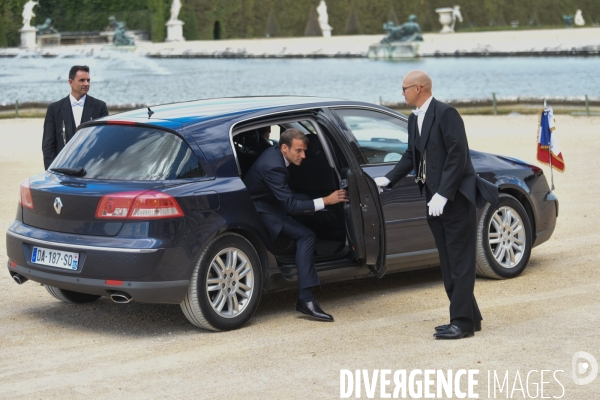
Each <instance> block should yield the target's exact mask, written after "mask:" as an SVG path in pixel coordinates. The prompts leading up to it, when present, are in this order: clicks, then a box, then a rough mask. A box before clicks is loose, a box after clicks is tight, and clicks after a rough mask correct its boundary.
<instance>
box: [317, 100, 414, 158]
mask: <svg viewBox="0 0 600 400" xmlns="http://www.w3.org/2000/svg"><path fill="white" fill-rule="evenodd" d="M329 109H330V111H331V113H332V114H333V115H334V116H335V118H336V119H337V123H338V124H339V125H340V126H341V127H342V128H344V129H343V130H344V134H345V135H346V138H347V139H348V140H349V141H350V142H352V143H354V144H355V145H356V146H358V149H359V150H360V148H361V146H360V144H359V143H358V139H357V138H356V136H354V133H353V132H352V129H351V128H350V127H349V126H348V124H347V123H346V121H344V119H343V118H342V117H341V116H340V115H338V114H337V112H336V111H337V110H341V109H343V110H348V109H353V110H366V111H373V112H377V113H381V114H386V115H389V116H390V117H393V118H396V119H397V120H399V121H401V122H404V123H406V124H407V134H408V117H406V116H404V115H402V114H397V113H394V112H390V111H391V110H390V111H387V110H382V109H380V108H376V107H366V106H356V105H341V106H335V107H329ZM361 156H362V158H363V160H364V161H365V162H362V161H360V160H358V161H359V164H360V166H361V167H368V166H376V165H390V164H396V163H398V160H395V161H388V162H381V163H370V162H369V160H368V159H367V158H366V157H365V156H364V155H362V152H361Z"/></svg>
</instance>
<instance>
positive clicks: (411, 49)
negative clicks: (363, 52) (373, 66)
mask: <svg viewBox="0 0 600 400" xmlns="http://www.w3.org/2000/svg"><path fill="white" fill-rule="evenodd" d="M418 56H419V43H415V42H396V43H390V44H381V43H376V44H372V45H371V46H369V52H368V57H369V58H371V59H375V60H399V59H403V58H415V57H418Z"/></svg>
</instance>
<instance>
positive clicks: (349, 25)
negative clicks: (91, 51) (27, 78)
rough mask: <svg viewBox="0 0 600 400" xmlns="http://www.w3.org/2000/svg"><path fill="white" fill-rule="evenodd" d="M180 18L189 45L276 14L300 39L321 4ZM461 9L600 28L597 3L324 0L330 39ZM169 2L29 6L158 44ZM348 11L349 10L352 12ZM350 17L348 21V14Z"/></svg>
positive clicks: (257, 27)
mask: <svg viewBox="0 0 600 400" xmlns="http://www.w3.org/2000/svg"><path fill="white" fill-rule="evenodd" d="M25 2H26V0H0V12H1V17H2V18H1V22H0V46H3V45H9V46H16V45H18V44H19V41H20V39H19V32H18V30H19V28H20V27H21V12H22V10H23V4H24V3H25ZM182 3H183V7H182V10H181V13H180V15H179V19H181V20H183V21H184V22H185V23H186V24H185V25H184V35H185V36H186V37H187V38H188V39H189V40H194V39H205V40H206V39H213V37H214V34H215V23H216V22H217V21H218V22H219V26H220V37H221V38H222V39H230V38H253V37H265V34H266V32H267V25H268V20H269V15H274V18H275V20H276V22H277V27H278V29H277V30H278V32H279V34H280V35H281V36H303V35H304V31H305V29H306V25H307V21H308V16H309V12H310V9H311V7H316V6H317V5H318V4H319V0H182ZM454 4H459V5H460V6H461V11H462V15H463V17H464V19H465V21H464V22H463V23H462V24H461V23H458V24H457V26H456V29H457V30H458V31H461V30H463V31H464V30H484V29H485V30H487V29H503V27H507V26H509V25H510V22H511V21H519V25H520V29H522V28H524V27H533V28H538V27H549V26H564V23H563V21H562V16H563V15H564V14H570V15H573V14H575V11H576V10H577V9H581V10H582V12H583V17H584V19H585V20H586V26H590V25H591V24H592V23H596V24H597V23H599V22H600V0H452V1H450V0H328V1H327V8H328V11H329V24H330V25H332V26H333V32H332V34H333V35H343V34H346V32H355V33H362V34H379V33H381V34H383V29H382V25H383V23H384V22H386V21H387V20H388V19H389V18H390V16H392V17H393V16H394V15H396V16H397V18H398V20H399V21H400V22H404V21H406V20H407V19H408V16H409V15H410V14H416V15H417V17H418V22H419V23H420V24H421V28H422V29H423V31H424V32H432V31H437V30H439V29H440V25H439V23H438V15H437V13H436V12H435V9H436V8H438V7H447V6H453V5H454ZM170 5H171V0H128V1H123V0H77V1H74V0H40V5H39V6H37V7H36V8H35V13H36V14H37V17H36V18H35V19H34V21H32V23H34V24H41V23H43V21H44V20H45V19H46V18H52V21H53V25H54V27H55V28H57V29H58V30H59V31H99V30H103V29H104V27H105V26H106V25H107V21H108V16H110V15H114V16H115V17H117V19H118V20H125V21H126V22H127V25H128V27H129V28H130V29H143V30H148V31H150V32H151V36H152V40H154V41H163V40H164V38H165V34H166V28H165V22H166V21H167V19H168V18H169V15H170V12H169V9H170ZM352 10H354V12H352ZM352 14H354V15H353V16H352V17H351V15H352Z"/></svg>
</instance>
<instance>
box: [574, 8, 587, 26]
mask: <svg viewBox="0 0 600 400" xmlns="http://www.w3.org/2000/svg"><path fill="white" fill-rule="evenodd" d="M575 25H577V26H584V25H585V21H584V19H583V15H581V10H577V12H576V13H575Z"/></svg>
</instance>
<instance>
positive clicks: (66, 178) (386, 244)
mask: <svg viewBox="0 0 600 400" xmlns="http://www.w3.org/2000/svg"><path fill="white" fill-rule="evenodd" d="M152 112H153V113H152ZM152 112H149V110H146V109H141V110H136V111H131V112H126V113H122V114H118V115H112V116H109V117H106V118H103V119H100V120H97V121H92V122H88V123H85V124H83V125H81V126H80V128H79V130H78V133H77V134H76V135H75V137H74V138H73V139H72V140H71V141H70V142H69V143H68V144H67V146H66V147H65V149H64V150H63V151H62V152H61V153H60V154H59V156H58V157H57V158H56V160H55V161H54V162H53V163H52V165H51V166H50V168H49V170H48V171H46V172H44V173H42V174H39V175H36V176H33V177H31V178H30V179H28V180H26V181H24V182H23V183H22V184H21V188H20V190H21V196H20V201H19V207H18V211H17V216H16V219H15V221H14V222H13V223H12V224H11V225H10V227H9V228H8V231H7V234H6V241H7V244H6V248H7V252H8V258H9V262H8V270H9V272H10V275H11V276H12V277H13V278H14V280H15V281H17V282H18V283H23V282H25V281H27V280H32V281H35V282H39V283H42V284H43V285H44V286H45V287H46V289H47V290H48V292H49V293H50V294H51V295H53V296H54V297H55V298H57V299H59V300H62V301H65V302H70V303H85V302H90V301H95V300H97V299H98V298H100V297H101V296H109V297H110V298H111V299H112V300H113V301H115V302H117V303H128V302H130V301H133V300H134V301H139V302H146V303H170V304H180V305H181V308H182V310H183V312H184V314H185V315H186V317H187V318H188V319H189V320H190V322H191V323H192V324H194V325H196V326H198V327H201V328H206V329H212V330H229V329H235V328H239V327H241V326H242V325H243V324H244V323H246V322H247V321H248V320H249V319H250V318H251V316H252V314H253V313H254V311H255V310H256V307H257V305H258V302H259V299H260V297H261V294H262V293H264V292H265V291H266V290H271V289H280V288H294V287H296V282H295V281H296V269H295V266H294V252H295V245H294V243H293V242H290V241H288V240H286V239H283V238H279V239H277V241H276V242H275V243H273V244H267V242H268V241H267V239H266V233H265V229H264V227H263V226H262V225H261V221H260V219H259V217H258V214H257V212H256V210H255V209H254V206H253V204H252V202H251V200H250V197H249V194H248V191H247V189H246V187H245V186H244V183H243V182H242V177H243V176H244V174H245V173H246V171H248V169H249V168H250V166H251V165H252V163H253V162H254V161H255V160H256V159H257V158H258V156H259V155H260V153H261V151H262V150H264V149H265V146H264V143H263V145H262V146H260V144H261V143H260V138H259V132H263V131H264V130H265V127H268V128H269V129H270V142H271V145H277V139H278V135H279V133H280V132H282V131H283V130H285V129H287V128H291V127H294V128H297V129H300V130H302V131H303V132H305V133H306V134H307V136H308V138H309V144H308V150H307V152H306V159H305V160H304V161H303V163H302V165H301V166H291V167H290V186H291V187H292V190H294V191H295V192H298V193H304V194H306V195H309V196H311V197H312V198H317V197H322V196H323V195H327V194H329V193H331V192H332V191H334V190H336V189H339V188H345V189H346V190H347V191H348V195H349V199H350V201H349V203H346V204H337V205H334V206H330V207H328V208H326V209H325V210H323V211H320V212H317V213H315V215H314V216H301V217H298V219H300V220H301V222H302V223H304V224H306V225H307V226H309V227H310V228H311V229H313V230H314V232H315V233H316V235H317V244H316V251H315V260H316V263H317V269H318V271H319V276H320V278H321V280H322V281H323V282H332V281H340V280H346V279H354V278H357V277H368V276H378V277H382V276H383V275H384V274H385V273H386V271H387V272H396V271H406V270H411V269H418V268H427V267H431V266H435V265H437V264H439V260H438V255H437V250H436V248H435V244H434V241H433V237H432V235H431V232H430V230H429V227H428V225H427V222H426V217H425V211H426V207H425V204H424V203H425V197H424V196H421V194H420V193H419V190H418V187H417V185H416V184H415V182H414V176H408V177H407V178H405V179H404V180H403V181H401V182H400V184H398V185H397V186H396V187H394V189H391V190H386V191H384V192H383V193H381V194H380V193H378V190H377V187H376V185H375V183H374V181H373V179H372V178H373V177H376V176H383V175H385V173H386V172H388V171H389V170H390V169H391V168H392V167H393V166H394V165H395V163H396V162H397V161H398V160H399V159H400V157H401V156H402V154H403V153H404V151H405V150H406V144H407V128H406V117H405V116H403V115H401V114H398V113H396V112H394V111H392V110H389V109H387V108H385V107H380V106H377V105H373V104H368V103H361V102H352V101H344V100H335V99H323V98H310V97H255V98H252V97H248V98H226V99H213V100H201V101H194V102H188V103H179V104H169V105H163V106H156V107H152ZM267 145H268V144H267ZM471 157H472V159H473V163H474V165H475V169H476V171H477V173H478V174H479V175H480V176H481V177H483V178H484V179H487V180H489V181H491V182H493V183H495V184H497V185H498V186H499V187H500V188H501V192H502V193H501V198H500V204H499V208H498V209H496V210H494V209H491V208H490V207H489V204H488V206H486V207H484V208H483V209H482V210H479V212H478V216H477V218H478V224H479V225H478V226H479V228H478V229H479V231H478V239H477V240H478V243H477V250H478V252H477V271H478V274H479V275H481V276H484V277H490V278H498V279H502V278H511V277H514V276H517V275H519V274H520V273H521V272H522V271H523V269H524V268H525V267H526V265H527V262H528V260H529V256H530V253H531V249H532V248H533V247H535V246H537V245H539V244H540V243H543V242H544V241H546V240H548V239H549V238H550V236H551V235H552V232H553V231H554V227H555V224H556V218H557V215H558V201H557V199H556V197H555V196H554V194H553V192H552V191H551V190H550V189H549V188H548V184H547V182H546V178H545V177H544V175H543V173H542V170H541V169H540V168H538V167H536V166H533V165H529V164H527V163H524V162H522V161H519V160H516V159H512V158H507V157H501V156H495V155H491V154H486V153H480V152H477V151H472V152H471Z"/></svg>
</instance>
